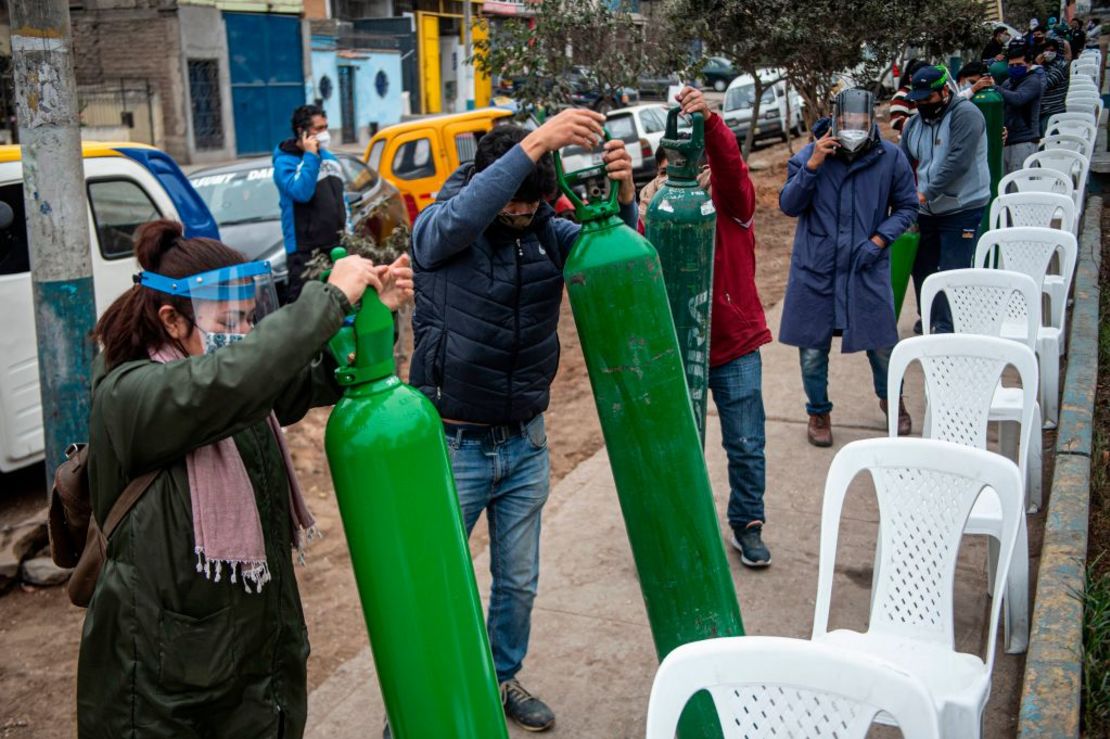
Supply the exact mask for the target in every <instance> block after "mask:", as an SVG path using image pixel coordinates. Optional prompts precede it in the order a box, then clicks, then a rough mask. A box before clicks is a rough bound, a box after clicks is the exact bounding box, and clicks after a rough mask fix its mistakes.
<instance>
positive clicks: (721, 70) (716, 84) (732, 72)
mask: <svg viewBox="0 0 1110 739" xmlns="http://www.w3.org/2000/svg"><path fill="white" fill-rule="evenodd" d="M737 74H739V73H738V72H737V71H736V68H735V67H733V66H732V62H730V61H729V60H728V59H725V58H724V57H721V56H711V57H709V60H708V61H706V63H705V66H704V67H702V68H701V72H700V73H699V75H698V86H699V87H711V88H713V89H714V90H716V91H717V92H724V91H725V90H726V89H727V88H728V86H729V84H730V83H731V82H732V81H733V80H734V79H736V75H737Z"/></svg>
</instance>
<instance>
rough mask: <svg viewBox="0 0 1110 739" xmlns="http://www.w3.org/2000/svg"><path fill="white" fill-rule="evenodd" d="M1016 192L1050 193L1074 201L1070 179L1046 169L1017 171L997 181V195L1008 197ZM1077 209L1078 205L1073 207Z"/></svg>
mask: <svg viewBox="0 0 1110 739" xmlns="http://www.w3.org/2000/svg"><path fill="white" fill-rule="evenodd" d="M1017 192H1051V193H1056V194H1057V195H1067V196H1068V197H1069V198H1071V199H1072V201H1073V202H1074V201H1075V188H1074V187H1073V186H1072V181H1071V178H1070V177H1068V176H1067V175H1066V174H1064V173H1063V172H1058V171H1056V170H1055V169H1048V168H1046V167H1037V168H1035V169H1019V170H1016V171H1014V172H1011V173H1010V174H1008V175H1006V176H1005V177H1003V178H1002V179H1001V180H999V181H998V194H999V195H1010V194H1013V193H1017ZM1075 207H1076V208H1077V209H1078V208H1079V203H1076V206H1075Z"/></svg>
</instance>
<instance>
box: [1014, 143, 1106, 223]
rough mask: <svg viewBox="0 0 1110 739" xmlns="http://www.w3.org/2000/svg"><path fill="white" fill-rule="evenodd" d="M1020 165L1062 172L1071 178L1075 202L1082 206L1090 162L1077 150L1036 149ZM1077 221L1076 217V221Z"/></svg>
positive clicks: (1027, 167)
mask: <svg viewBox="0 0 1110 739" xmlns="http://www.w3.org/2000/svg"><path fill="white" fill-rule="evenodd" d="M1022 167H1024V168H1025V169H1036V168H1037V167H1044V168H1046V169H1055V170H1056V171H1057V172H1063V173H1064V174H1066V175H1067V176H1068V177H1070V178H1071V182H1072V187H1073V188H1074V190H1075V202H1077V203H1079V204H1080V206H1082V204H1083V201H1084V198H1085V197H1086V194H1087V174H1088V172H1090V169H1091V162H1090V160H1088V159H1086V158H1085V157H1083V156H1082V155H1081V154H1080V153H1079V152H1076V151H1069V150H1067V149H1049V150H1048V151H1037V152H1034V153H1032V154H1030V155H1029V156H1027V157H1026V158H1025V161H1024V162H1023V163H1022ZM1078 222H1079V221H1078V219H1077V220H1076V223H1078Z"/></svg>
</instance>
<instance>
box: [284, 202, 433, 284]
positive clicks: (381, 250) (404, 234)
mask: <svg viewBox="0 0 1110 739" xmlns="http://www.w3.org/2000/svg"><path fill="white" fill-rule="evenodd" d="M388 208H389V198H388V195H384V194H383V195H381V196H379V197H378V198H377V199H376V200H374V201H373V202H371V203H370V204H369V205H368V207H367V209H366V211H365V215H364V216H362V217H361V218H360V220H359V224H358V225H357V226H356V229H355V232H354V233H350V232H346V231H345V232H343V233H340V234H339V246H342V247H343V248H344V249H346V250H347V254H349V255H358V256H360V257H366V258H367V259H370V260H372V261H373V262H374V264H391V263H392V262H393V261H394V260H396V259H397V258H398V257H400V256H401V255H402V254H405V253H407V252H409V251H410V249H411V247H412V231H411V229H410V228H409V227H408V226H407V225H405V224H404V223H398V224H397V225H396V226H394V227H393V230H392V231H390V232H389V235H388V236H386V237H385V240H383V241H382V242H381V243H378V241H377V240H376V239H375V238H374V235H373V233H371V231H370V223H371V222H372V221H374V220H375V217H384V216H385V211H386V210H387V209H388ZM329 269H331V256H330V255H329V254H326V253H324V252H318V253H317V254H315V255H314V256H313V257H312V259H310V260H308V262H307V263H306V264H305V268H304V279H305V280H306V281H308V280H316V279H319V278H320V277H321V276H322V275H323V274H324V272H325V271H327V270H329Z"/></svg>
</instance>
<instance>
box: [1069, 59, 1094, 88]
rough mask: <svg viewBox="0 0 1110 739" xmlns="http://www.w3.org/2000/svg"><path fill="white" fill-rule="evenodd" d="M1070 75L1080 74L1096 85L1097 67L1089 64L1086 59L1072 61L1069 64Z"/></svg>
mask: <svg viewBox="0 0 1110 739" xmlns="http://www.w3.org/2000/svg"><path fill="white" fill-rule="evenodd" d="M1071 73H1072V74H1073V75H1078V74H1082V75H1084V76H1086V77H1088V78H1090V80H1091V81H1092V82H1094V83H1095V84H1098V65H1097V64H1093V63H1091V61H1089V60H1088V59H1086V58H1082V57H1081V58H1079V59H1073V60H1072V63H1071Z"/></svg>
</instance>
